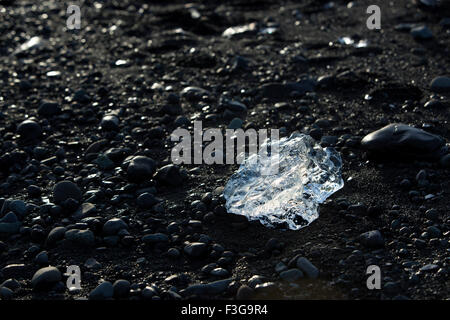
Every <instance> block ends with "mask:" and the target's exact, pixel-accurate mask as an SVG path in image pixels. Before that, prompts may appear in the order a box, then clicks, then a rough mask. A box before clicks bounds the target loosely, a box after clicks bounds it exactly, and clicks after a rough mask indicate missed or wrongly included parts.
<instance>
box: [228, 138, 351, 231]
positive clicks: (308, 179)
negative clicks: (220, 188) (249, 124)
mask: <svg viewBox="0 0 450 320" xmlns="http://www.w3.org/2000/svg"><path fill="white" fill-rule="evenodd" d="M267 144H268V145H269V146H271V143H270V142H267ZM261 150H266V149H265V145H264V144H263V145H261V148H260V152H259V153H258V154H253V155H250V156H249V157H247V158H246V159H245V161H244V162H243V163H242V164H241V166H240V167H239V169H238V170H237V171H236V172H235V173H234V174H233V175H232V176H231V178H230V179H229V181H228V182H227V184H226V186H225V188H224V197H225V199H226V208H227V210H228V212H230V213H234V214H239V215H244V216H246V217H247V218H248V219H249V220H259V221H261V223H262V224H264V225H266V226H271V227H273V226H277V225H280V224H281V225H282V226H283V227H287V228H289V229H292V230H298V229H300V228H302V227H305V226H307V225H308V224H310V223H311V222H312V221H314V220H315V219H317V218H318V217H319V213H318V206H319V204H320V203H322V202H324V201H325V199H327V198H328V197H329V196H330V195H331V194H333V193H334V192H336V191H337V190H339V189H341V188H342V187H343V186H344V182H343V180H342V177H341V167H342V160H341V157H340V155H339V153H338V152H336V151H335V150H334V149H330V148H325V149H324V148H322V147H321V146H320V145H318V144H317V143H316V142H315V140H314V139H313V138H311V137H310V136H308V135H304V134H300V133H293V134H292V135H291V136H290V137H286V138H281V139H280V140H279V152H278V157H276V156H275V153H272V154H271V155H270V156H267V153H265V152H264V153H263V152H261ZM273 167H277V169H278V170H275V172H272V174H269V175H267V168H273Z"/></svg>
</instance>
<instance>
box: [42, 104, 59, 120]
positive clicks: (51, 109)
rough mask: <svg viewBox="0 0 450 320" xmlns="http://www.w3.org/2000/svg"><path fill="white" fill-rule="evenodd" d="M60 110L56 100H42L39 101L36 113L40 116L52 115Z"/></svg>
mask: <svg viewBox="0 0 450 320" xmlns="http://www.w3.org/2000/svg"><path fill="white" fill-rule="evenodd" d="M60 112H61V108H60V107H59V105H58V103H57V102H54V101H47V100H44V101H42V102H41V104H40V106H39V108H38V114H39V115H40V116H44V117H46V116H53V115H56V114H58V113H60Z"/></svg>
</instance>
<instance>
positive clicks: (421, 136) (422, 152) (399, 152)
mask: <svg viewBox="0 0 450 320" xmlns="http://www.w3.org/2000/svg"><path fill="white" fill-rule="evenodd" d="M444 144H445V142H444V140H443V139H442V138H441V137H439V136H437V135H434V134H432V133H429V132H426V131H424V130H421V129H417V128H413V127H410V126H408V125H405V124H402V123H393V124H389V125H387V126H385V127H383V128H381V129H379V130H377V131H374V132H372V133H370V134H368V135H367V136H365V137H364V138H363V139H362V141H361V146H362V147H363V148H364V149H366V150H368V151H371V152H372V153H382V154H384V155H390V156H411V157H417V158H434V159H438V158H439V157H440V156H441V155H442V153H443V150H442V147H443V146H444Z"/></svg>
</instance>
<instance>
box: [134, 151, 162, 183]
mask: <svg viewBox="0 0 450 320" xmlns="http://www.w3.org/2000/svg"><path fill="white" fill-rule="evenodd" d="M155 169H156V163H155V161H154V160H153V159H151V158H148V157H145V156H136V157H134V158H133V159H132V160H131V161H130V164H129V165H128V168H127V174H128V179H129V180H130V181H132V182H143V181H145V180H148V179H150V178H151V177H152V175H153V173H154V172H155Z"/></svg>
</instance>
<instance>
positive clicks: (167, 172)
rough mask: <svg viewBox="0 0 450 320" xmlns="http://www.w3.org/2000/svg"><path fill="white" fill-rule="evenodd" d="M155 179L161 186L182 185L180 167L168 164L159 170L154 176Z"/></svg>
mask: <svg viewBox="0 0 450 320" xmlns="http://www.w3.org/2000/svg"><path fill="white" fill-rule="evenodd" d="M155 179H156V180H157V181H158V182H160V183H162V184H165V185H170V186H174V187H176V186H179V185H181V183H183V176H182V175H181V172H180V167H178V166H176V165H174V164H169V165H167V166H164V167H162V168H160V169H159V170H158V172H157V173H156V174H155Z"/></svg>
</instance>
